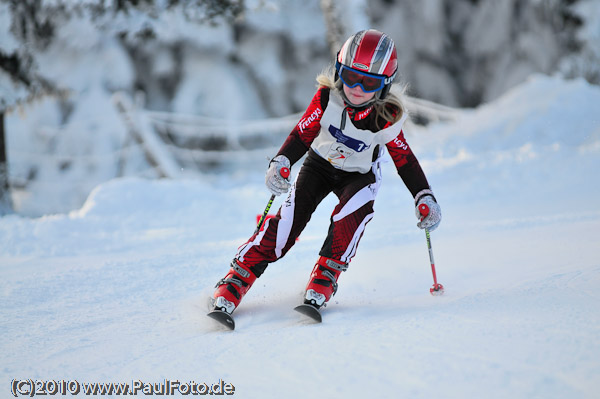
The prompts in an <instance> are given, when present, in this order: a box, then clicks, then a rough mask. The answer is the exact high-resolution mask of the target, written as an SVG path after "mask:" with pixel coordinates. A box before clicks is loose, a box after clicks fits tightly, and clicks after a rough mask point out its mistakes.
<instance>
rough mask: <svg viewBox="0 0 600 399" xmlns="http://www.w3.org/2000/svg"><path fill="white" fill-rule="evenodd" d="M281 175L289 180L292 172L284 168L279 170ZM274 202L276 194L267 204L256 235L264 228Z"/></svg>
mask: <svg viewBox="0 0 600 399" xmlns="http://www.w3.org/2000/svg"><path fill="white" fill-rule="evenodd" d="M279 174H280V175H281V177H283V178H284V179H287V178H288V177H290V170H289V169H288V168H286V167H285V166H284V167H283V168H281V169H279ZM273 200H275V194H272V195H271V198H270V199H269V202H268V203H267V206H266V207H265V211H264V212H263V214H262V216H261V217H260V220H259V221H258V225H257V226H256V231H255V232H254V234H256V233H258V232H259V231H260V228H261V227H262V225H263V223H264V221H265V218H266V217H267V214H268V213H269V210H270V209H271V205H273Z"/></svg>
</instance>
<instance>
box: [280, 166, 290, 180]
mask: <svg viewBox="0 0 600 399" xmlns="http://www.w3.org/2000/svg"><path fill="white" fill-rule="evenodd" d="M279 174H280V175H281V177H283V178H284V179H286V180H287V178H288V177H290V169H289V168H286V167H285V166H284V167H283V168H281V169H279Z"/></svg>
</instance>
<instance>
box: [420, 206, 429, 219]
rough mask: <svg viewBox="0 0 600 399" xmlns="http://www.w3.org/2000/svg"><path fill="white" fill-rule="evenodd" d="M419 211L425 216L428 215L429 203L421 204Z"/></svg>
mask: <svg viewBox="0 0 600 399" xmlns="http://www.w3.org/2000/svg"><path fill="white" fill-rule="evenodd" d="M419 213H420V214H421V216H423V217H427V215H429V207H428V206H427V204H421V205H419Z"/></svg>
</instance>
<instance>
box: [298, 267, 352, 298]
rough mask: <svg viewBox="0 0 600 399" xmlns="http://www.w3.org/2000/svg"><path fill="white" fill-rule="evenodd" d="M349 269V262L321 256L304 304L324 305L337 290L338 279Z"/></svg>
mask: <svg viewBox="0 0 600 399" xmlns="http://www.w3.org/2000/svg"><path fill="white" fill-rule="evenodd" d="M347 269H348V264H347V263H344V262H341V261H339V260H334V259H330V258H326V257H324V256H320V257H319V260H318V261H317V264H316V265H315V267H314V268H313V271H312V273H311V275H310V280H309V281H308V285H307V286H306V292H305V294H304V304H305V305H312V306H314V307H315V308H316V309H319V308H320V307H321V306H324V305H325V303H326V302H327V301H329V300H330V299H331V297H332V296H334V295H335V293H336V292H337V288H338V284H337V280H338V278H339V276H340V274H342V272H343V271H346V270H347Z"/></svg>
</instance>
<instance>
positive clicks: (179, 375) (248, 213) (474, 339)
mask: <svg viewBox="0 0 600 399" xmlns="http://www.w3.org/2000/svg"><path fill="white" fill-rule="evenodd" d="M599 103H600V89H598V88H597V87H594V86H589V85H587V84H586V83H585V82H583V81H563V80H560V79H556V78H549V77H540V76H538V77H534V78H531V79H530V80H529V81H528V82H526V83H525V84H523V85H521V86H520V87H517V88H515V89H514V90H512V91H510V92H509V93H507V94H506V95H504V96H503V97H501V98H500V99H499V100H497V101H495V102H494V103H491V104H487V105H484V106H482V107H480V108H478V109H474V110H465V111H463V112H461V114H460V115H459V117H458V119H457V120H456V121H455V122H453V123H445V124H437V125H431V126H429V127H428V128H427V129H416V128H415V129H414V130H413V131H412V132H407V134H408V140H409V142H410V143H411V145H412V147H413V149H414V150H415V152H416V153H417V155H418V157H419V158H420V160H421V162H422V164H423V166H424V168H425V170H426V173H427V174H428V177H429V180H430V183H431V184H432V186H433V188H434V190H435V192H436V194H437V196H438V197H439V199H440V203H441V206H442V210H443V212H444V220H443V222H442V225H441V226H440V228H439V229H438V230H437V231H435V232H434V233H433V234H432V244H433V250H434V254H435V257H436V265H437V269H438V277H439V280H440V282H441V283H443V284H444V285H445V287H446V295H444V296H442V297H432V296H431V295H429V292H428V290H429V287H430V286H431V284H432V279H431V273H430V268H429V261H428V256H427V249H426V244H425V237H424V234H423V232H422V231H420V230H418V229H417V228H416V227H415V223H416V219H415V217H414V216H413V207H412V202H411V198H410V196H409V194H408V192H407V190H406V188H405V187H404V185H403V184H402V181H401V180H400V179H399V178H398V177H397V176H396V175H395V171H394V170H393V166H392V164H391V163H388V164H386V165H384V169H385V171H384V183H383V187H382V188H381V190H380V193H379V197H378V199H377V202H376V216H375V218H374V220H373V221H372V222H371V223H370V224H369V226H368V228H367V232H366V234H365V237H364V238H363V240H362V242H361V246H360V249H359V251H358V254H357V256H356V257H355V258H354V260H353V262H352V264H351V267H350V269H349V271H348V272H346V273H345V274H344V275H343V276H342V277H341V279H340V290H339V292H338V294H337V295H336V296H335V297H334V299H333V300H332V303H331V304H330V306H328V307H327V308H326V309H325V311H324V312H323V313H324V322H323V323H322V324H320V325H314V324H311V323H308V322H306V321H303V320H302V318H301V316H300V315H299V314H297V313H295V312H293V311H292V308H293V307H294V306H295V305H296V304H297V303H299V301H300V297H301V293H302V290H303V288H304V285H305V283H306V280H307V278H308V275H309V273H310V271H311V269H312V264H313V262H314V261H315V259H316V256H317V252H318V249H319V248H320V246H321V242H322V240H323V238H324V236H325V234H326V231H327V226H328V217H329V216H328V215H329V213H330V212H331V209H332V207H333V206H334V204H335V201H334V198H328V199H326V200H325V201H324V203H323V204H322V205H321V207H320V208H319V209H318V210H317V213H316V214H315V216H314V217H313V219H312V221H311V222H310V223H309V225H308V227H307V229H306V230H305V231H304V232H303V234H302V236H301V238H300V240H299V241H298V243H297V244H296V246H295V247H294V248H293V250H292V251H291V252H290V253H289V254H288V256H287V257H285V258H284V259H281V260H280V261H279V262H277V263H275V264H273V265H271V266H270V268H269V269H268V270H267V272H266V273H265V275H263V277H261V278H260V279H259V280H258V281H257V283H256V284H255V286H254V287H253V289H252V290H251V291H250V293H249V294H248V295H247V297H246V299H245V300H244V302H243V304H242V306H241V307H240V308H239V309H238V310H237V311H236V322H237V329H236V330H235V331H234V332H228V331H223V330H222V329H221V328H219V327H218V326H216V325H215V324H214V322H213V321H212V320H210V319H209V318H207V317H205V315H204V314H205V312H206V310H205V305H206V297H207V296H208V295H209V294H210V293H211V292H212V287H213V285H214V284H215V282H216V281H217V280H218V279H219V278H221V277H222V276H223V275H224V274H225V272H226V270H227V267H228V263H229V261H230V260H231V257H232V256H233V254H234V253H235V249H236V248H237V246H238V245H240V244H242V243H243V242H244V240H245V239H246V238H247V237H248V236H249V235H250V234H251V232H252V230H253V223H254V218H255V216H256V214H257V213H260V212H261V210H262V209H263V207H264V205H265V203H266V201H267V199H268V193H267V191H266V189H265V188H264V187H263V176H262V173H263V172H264V171H257V173H256V174H255V175H252V176H254V177H252V178H251V179H250V180H249V181H248V182H247V184H246V185H244V186H239V185H238V186H228V185H227V184H226V183H223V182H221V184H219V185H216V184H214V183H209V182H206V181H203V180H201V179H198V180H181V181H172V180H158V181H157V180H154V181H147V180H140V179H121V180H113V181H110V182H108V183H106V184H103V185H101V186H99V187H97V188H96V189H95V190H94V191H93V193H92V194H91V195H90V197H89V199H88V201H87V202H86V204H85V205H84V207H83V208H82V209H81V210H79V211H76V212H72V213H70V214H61V215H50V216H44V217H41V218H37V219H26V218H22V217H19V216H15V215H11V216H5V217H3V218H1V219H0V242H2V243H3V244H2V246H1V247H0V281H1V282H0V295H1V301H0V303H2V305H1V306H0V321H1V331H2V332H1V334H2V335H1V336H2V340H1V341H0V356H1V357H0V364H2V366H1V367H0V381H1V383H0V396H1V397H9V392H10V382H11V380H12V379H14V378H32V379H45V380H48V379H54V380H61V379H65V380H78V381H79V382H125V383H126V382H129V383H131V381H132V380H142V381H144V382H148V383H152V382H162V381H164V379H169V380H179V381H182V382H188V381H195V382H196V383H202V382H206V383H208V384H212V383H217V382H218V381H219V380H220V379H222V380H224V381H225V382H228V383H231V384H233V385H234V386H235V394H234V397H239V398H280V397H285V398H312V397H330V398H373V397H378V398H399V397H406V398H431V397H447V398H470V397H486V398H508V397H511V398H594V397H597V388H596V384H594V381H593V380H594V378H597V376H598V375H600V360H599V359H600V341H599V340H598V336H599V333H600V311H599V306H598V305H599V302H600V294H599V293H598V290H597V287H598V286H599V285H600V261H599V260H598V254H599V249H600V246H599V243H600V233H599V231H600V199H599V198H600V196H599V194H600V189H599V188H598V177H597V175H596V171H597V170H598V168H599V167H600V112H598V104H599ZM297 171H298V167H297V166H296V167H294V168H292V172H293V173H297ZM280 201H281V199H279V200H278V203H279V202H280ZM81 395H82V396H83V394H81Z"/></svg>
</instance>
